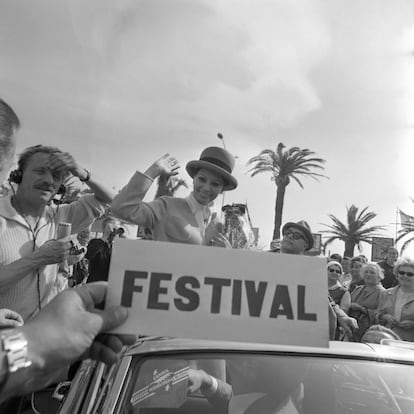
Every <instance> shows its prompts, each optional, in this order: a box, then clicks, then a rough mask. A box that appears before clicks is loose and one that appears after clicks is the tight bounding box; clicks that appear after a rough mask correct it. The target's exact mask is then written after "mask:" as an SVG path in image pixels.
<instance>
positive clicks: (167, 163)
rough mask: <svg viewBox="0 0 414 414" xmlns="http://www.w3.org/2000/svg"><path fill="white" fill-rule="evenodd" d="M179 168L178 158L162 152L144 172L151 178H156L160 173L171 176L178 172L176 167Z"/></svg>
mask: <svg viewBox="0 0 414 414" xmlns="http://www.w3.org/2000/svg"><path fill="white" fill-rule="evenodd" d="M179 168H180V163H179V162H178V160H177V159H176V158H175V157H173V156H171V155H170V154H168V153H167V154H164V155H163V156H162V157H161V158H159V159H158V160H157V161H155V162H154V163H153V164H152V165H151V166H150V167H149V168H148V170H147V171H145V174H146V175H148V176H150V177H151V178H156V177H158V176H160V175H168V176H170V177H171V176H173V175H177V174H178V171H177V170H178V169H179Z"/></svg>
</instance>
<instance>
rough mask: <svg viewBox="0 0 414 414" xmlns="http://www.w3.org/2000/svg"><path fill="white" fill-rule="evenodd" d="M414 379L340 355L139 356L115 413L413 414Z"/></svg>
mask: <svg viewBox="0 0 414 414" xmlns="http://www.w3.org/2000/svg"><path fill="white" fill-rule="evenodd" d="M200 372H202V373H208V374H209V376H212V377H214V378H215V381H213V382H214V384H213V388H214V390H215V391H214V392H212V391H211V387H210V388H208V389H203V387H201V388H200V387H199V386H200V382H197V381H199V380H200V376H199V375H197V374H199V373H200ZM413 377H414V366H411V365H405V364H399V363H386V362H377V361H367V360H355V359H343V358H336V357H335V358H327V357H323V358H322V357H320V356H315V357H313V356H311V357H309V356H287V355H274V354H271V355H270V354H251V353H250V354H247V353H244V354H243V353H237V354H235V353H231V354H229V353H223V354H217V353H215V354H197V355H194V354H192V355H190V354H187V355H183V354H181V355H178V356H171V355H168V356H165V357H159V356H157V357H145V358H141V357H138V356H136V357H134V359H133V360H132V363H131V366H130V369H129V372H128V376H127V378H126V381H125V385H124V388H123V392H122V396H121V398H120V399H119V400H118V406H117V412H120V413H124V414H127V413H128V414H129V413H130V414H156V413H157V414H158V413H211V414H213V413H228V414H244V413H246V414H248V413H256V414H260V413H290V414H295V413H298V414H299V413H300V414H307V413H309V414H314V413H315V414H324V413H325V414H336V413H338V414H346V413H353V414H372V413H375V414H385V413H387V414H391V413H406V414H412V413H413V412H414V383H413V382H412V380H411V379H412V378H413ZM194 384H195V385H194ZM210 385H211V384H210ZM197 388H198V389H197Z"/></svg>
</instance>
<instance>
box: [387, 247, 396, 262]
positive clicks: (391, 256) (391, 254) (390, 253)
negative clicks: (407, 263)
mask: <svg viewBox="0 0 414 414" xmlns="http://www.w3.org/2000/svg"><path fill="white" fill-rule="evenodd" d="M387 258H388V259H389V260H391V261H393V262H396V261H397V259H398V251H397V250H396V249H394V248H390V249H388V252H387Z"/></svg>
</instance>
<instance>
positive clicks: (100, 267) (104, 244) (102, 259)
mask: <svg viewBox="0 0 414 414" xmlns="http://www.w3.org/2000/svg"><path fill="white" fill-rule="evenodd" d="M102 226H103V235H102V238H101V239H92V240H91V241H90V242H89V244H88V250H87V252H86V255H85V257H86V258H87V259H88V261H89V276H88V280H87V283H90V282H97V281H102V280H104V281H107V280H108V272H109V263H110V260H111V252H112V242H113V241H114V239H115V238H116V237H125V228H123V227H122V226H121V222H120V221H119V220H118V219H117V218H115V217H113V216H107V217H105V219H104V220H103V222H102Z"/></svg>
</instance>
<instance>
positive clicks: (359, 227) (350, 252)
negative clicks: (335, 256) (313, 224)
mask: <svg viewBox="0 0 414 414" xmlns="http://www.w3.org/2000/svg"><path fill="white" fill-rule="evenodd" d="M346 209H347V214H346V219H347V223H346V224H344V223H343V222H342V221H341V220H339V219H338V218H337V217H336V216H334V215H333V214H328V217H329V218H330V219H331V220H332V221H333V224H330V225H329V224H324V226H326V227H328V228H329V229H330V230H323V231H321V233H327V234H330V237H329V238H328V239H327V240H326V241H325V243H324V249H325V248H326V246H327V245H328V244H330V243H332V242H333V241H334V240H342V241H343V242H344V243H345V252H344V256H348V257H353V256H354V249H355V246H358V250H359V251H361V242H366V243H369V244H371V243H372V240H371V238H372V237H375V236H377V234H376V232H377V231H378V230H384V227H383V226H371V227H365V226H366V225H367V223H368V222H369V221H371V220H372V219H373V218H375V217H376V216H377V214H376V213H373V212H372V211H367V210H368V207H365V208H364V209H362V210H361V211H360V212H358V207H356V206H354V205H351V207H347V208H346Z"/></svg>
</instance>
